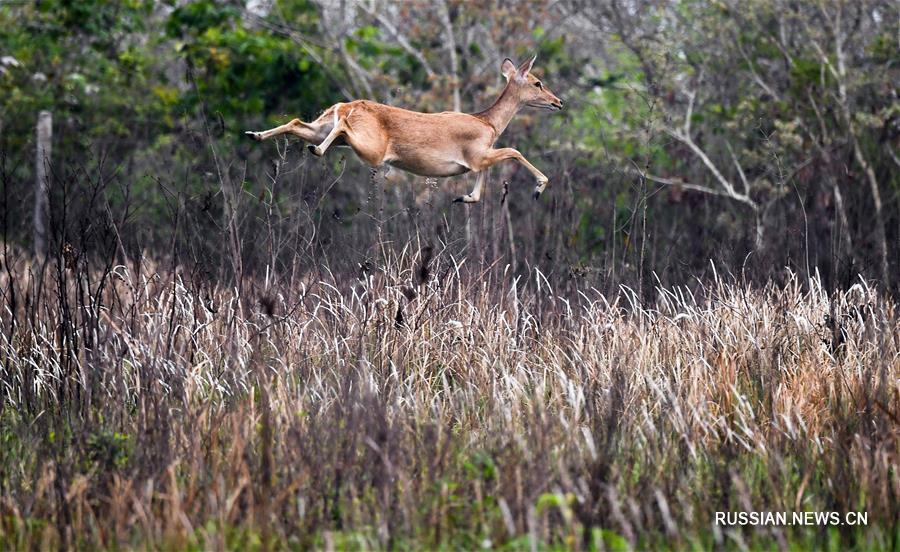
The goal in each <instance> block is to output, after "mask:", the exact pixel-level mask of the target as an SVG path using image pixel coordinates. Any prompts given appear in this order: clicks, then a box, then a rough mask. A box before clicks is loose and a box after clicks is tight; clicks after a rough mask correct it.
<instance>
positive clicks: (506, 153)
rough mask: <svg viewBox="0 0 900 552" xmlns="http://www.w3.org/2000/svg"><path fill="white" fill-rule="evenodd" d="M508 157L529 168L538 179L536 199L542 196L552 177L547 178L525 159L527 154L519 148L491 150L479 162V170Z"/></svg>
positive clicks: (535, 190) (535, 188) (535, 192)
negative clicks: (522, 152) (523, 153)
mask: <svg viewBox="0 0 900 552" xmlns="http://www.w3.org/2000/svg"><path fill="white" fill-rule="evenodd" d="M506 159H515V160H516V161H518V162H519V163H521V165H522V166H523V167H525V168H526V169H528V171H529V172H530V173H531V174H533V175H534V178H535V179H536V180H537V185H536V186H535V187H534V199H537V198H539V197H541V194H542V193H544V190H545V189H546V188H547V183H548V182H550V179H549V178H547V176H546V175H544V173H542V172H541V171H539V170H538V169H537V167H535V166H534V165H532V164H531V163H529V162H528V159H525V156H524V155H522V154H521V153H520V152H519V150H517V149H514V148H500V149H496V150H489V151H488V152H487V153H486V154H485V156H484V158H483V159H482V160H481V162H480V163H479V165H480V166H479V170H482V171H483V170H484V169H486V168H488V167H490V166H491V165H494V164H496V163H499V162H500V161H505V160H506Z"/></svg>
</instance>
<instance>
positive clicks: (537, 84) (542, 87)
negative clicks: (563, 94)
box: [534, 81, 544, 90]
mask: <svg viewBox="0 0 900 552" xmlns="http://www.w3.org/2000/svg"><path fill="white" fill-rule="evenodd" d="M534 85H535V86H537V87H538V88H540V89H541V90H543V89H544V85H543V84H542V83H541V81H537V82H536V83H534Z"/></svg>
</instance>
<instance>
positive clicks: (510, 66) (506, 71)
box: [500, 58, 516, 80]
mask: <svg viewBox="0 0 900 552" xmlns="http://www.w3.org/2000/svg"><path fill="white" fill-rule="evenodd" d="M500 72H501V73H503V76H504V77H506V80H509V79H510V77H512V76H513V75H514V74H515V72H516V64H515V63H513V62H512V60H511V59H509V58H506V59H504V60H503V64H502V65H500Z"/></svg>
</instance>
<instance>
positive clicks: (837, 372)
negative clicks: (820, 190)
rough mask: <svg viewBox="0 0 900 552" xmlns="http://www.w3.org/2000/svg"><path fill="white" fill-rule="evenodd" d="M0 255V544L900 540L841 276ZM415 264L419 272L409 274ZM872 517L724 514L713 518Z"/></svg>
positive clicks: (412, 545) (870, 377)
mask: <svg viewBox="0 0 900 552" xmlns="http://www.w3.org/2000/svg"><path fill="white" fill-rule="evenodd" d="M410 251H412V250H411V249H408V250H407V252H406V253H404V254H402V255H400V256H399V257H396V258H391V259H390V261H389V262H387V263H386V266H383V267H380V268H377V269H374V270H372V271H370V272H368V273H366V274H365V275H364V276H363V277H362V278H361V279H359V280H352V281H339V280H337V279H335V278H329V277H327V272H325V273H324V274H326V276H323V277H322V278H321V279H318V280H312V279H307V280H302V279H299V278H297V279H295V280H294V281H279V280H277V279H275V278H272V277H271V276H269V277H268V278H263V277H260V278H257V279H248V281H247V282H246V285H244V290H245V291H244V292H243V295H242V296H241V297H238V296H237V293H236V292H235V291H234V290H233V289H230V288H227V287H222V286H215V285H212V284H209V283H206V282H203V281H200V280H198V279H196V278H192V277H191V276H190V275H189V274H186V273H183V272H178V271H173V270H169V269H163V268H160V267H157V266H155V265H153V264H152V263H150V262H149V261H144V262H142V263H136V264H135V265H134V266H132V267H130V268H127V267H116V268H115V269H114V270H113V271H112V272H111V273H108V274H105V273H103V272H98V271H92V270H90V269H89V268H88V267H86V266H82V265H79V264H78V263H74V262H73V263H69V265H68V266H66V265H65V264H61V265H54V264H52V263H51V264H49V265H47V266H46V267H45V269H44V270H43V276H42V277H40V276H38V274H39V273H40V270H39V267H38V266H36V265H31V264H29V263H28V262H27V260H23V259H24V258H23V257H20V260H18V261H16V262H13V263H10V262H7V263H6V265H5V266H4V270H3V271H2V276H0V288H2V290H3V294H4V295H3V311H2V317H3V320H2V327H3V331H2V338H0V339H2V341H0V361H2V386H3V387H2V391H3V401H4V402H3V410H2V425H0V429H2V440H3V443H2V447H0V458H2V462H0V469H2V478H0V546H2V547H3V548H14V549H25V548H41V547H54V548H55V547H58V546H62V545H70V546H75V547H79V548H154V549H157V548H166V549H170V548H172V549H209V548H213V549H220V548H230V549H246V548H257V547H258V548H264V547H270V548H277V549H280V548H285V547H291V548H297V549H303V548H336V549H343V548H354V549H385V548H401V549H420V548H428V549H434V548H456V549H475V548H480V547H495V548H500V549H524V550H527V549H529V548H532V549H534V548H537V549H544V548H572V549H582V550H586V549H614V550H615V549H622V548H628V547H634V548H654V549H657V548H674V549H680V548H693V547H699V548H735V549H739V548H745V547H747V548H751V549H771V548H786V547H791V546H792V547H799V548H808V547H832V548H837V549H846V548H851V547H855V548H859V549H892V548H893V549H896V548H898V546H900V526H898V512H900V474H898V429H900V426H898V423H900V419H898V415H900V317H898V313H897V308H896V305H895V304H894V303H892V302H890V301H889V300H887V299H885V298H884V297H882V296H881V295H879V293H878V292H877V290H874V289H870V288H869V287H867V286H866V285H865V283H863V282H860V283H859V284H857V285H855V286H854V287H853V288H851V289H849V290H847V291H846V292H844V293H839V294H834V295H831V296H829V295H828V294H826V293H825V292H823V291H822V289H821V288H820V287H819V285H818V283H817V282H816V281H815V280H814V281H810V282H799V281H796V280H792V281H791V283H790V284H789V285H787V286H786V287H784V288H779V289H774V288H770V289H748V288H746V287H744V286H741V285H739V284H736V283H726V282H725V281H723V280H721V279H713V280H712V281H710V282H708V283H707V284H706V285H698V286H697V287H696V289H693V290H688V289H661V288H660V289H657V290H656V291H655V293H654V294H653V296H652V297H648V298H645V299H644V300H640V299H639V298H638V296H637V294H636V293H634V292H632V291H631V290H629V289H627V288H623V289H621V291H620V292H619V293H618V294H616V295H615V296H603V295H602V294H600V293H599V292H597V291H595V290H592V289H583V290H581V292H579V293H577V294H575V295H572V296H569V297H565V298H564V297H560V296H557V294H556V293H555V292H554V290H553V289H551V288H550V286H549V285H548V284H547V282H546V281H545V280H544V279H543V278H542V276H541V273H540V272H539V271H537V270H533V271H532V272H531V274H530V276H529V277H528V278H527V280H526V279H525V278H519V279H516V278H513V277H512V276H510V275H508V274H507V275H501V276H496V275H495V276H487V275H480V274H478V273H477V272H475V271H474V270H468V269H467V268H466V267H465V265H460V263H458V262H456V261H454V260H453V259H452V258H450V256H449V255H446V254H442V253H440V252H438V254H437V255H436V256H435V258H434V260H433V261H431V262H430V263H427V262H423V260H422V259H421V258H420V257H421V253H418V252H415V253H413V252H410ZM426 265H427V266H426ZM740 510H745V511H786V512H794V511H836V512H841V513H843V512H848V511H860V512H868V525H867V526H865V527H850V526H840V527H796V526H795V527H764V528H754V527H732V528H726V527H720V526H717V525H716V524H715V523H714V513H715V512H716V511H740Z"/></svg>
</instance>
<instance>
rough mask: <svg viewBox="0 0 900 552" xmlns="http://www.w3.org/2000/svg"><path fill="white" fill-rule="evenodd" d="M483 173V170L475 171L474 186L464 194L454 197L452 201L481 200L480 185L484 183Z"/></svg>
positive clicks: (472, 201)
mask: <svg viewBox="0 0 900 552" xmlns="http://www.w3.org/2000/svg"><path fill="white" fill-rule="evenodd" d="M484 175H485V172H484V171H481V172H479V173H476V175H475V188H474V189H473V190H472V191H471V192H469V193H467V194H466V195H463V196H459V197H458V198H456V199H454V200H453V203H478V202H479V201H481V187H482V186H483V185H484Z"/></svg>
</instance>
